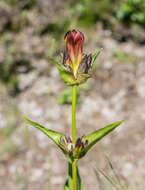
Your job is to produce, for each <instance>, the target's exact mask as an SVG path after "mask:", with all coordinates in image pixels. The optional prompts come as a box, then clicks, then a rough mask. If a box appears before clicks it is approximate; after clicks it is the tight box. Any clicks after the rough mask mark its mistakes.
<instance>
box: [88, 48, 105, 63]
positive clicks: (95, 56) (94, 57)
mask: <svg viewBox="0 0 145 190" xmlns="http://www.w3.org/2000/svg"><path fill="white" fill-rule="evenodd" d="M102 50H103V48H100V49H99V50H97V51H96V53H95V54H94V55H92V60H91V67H92V66H93V64H94V62H95V60H96V58H97V57H98V55H99V54H100V53H101V51H102Z"/></svg>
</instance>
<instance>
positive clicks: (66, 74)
mask: <svg viewBox="0 0 145 190" xmlns="http://www.w3.org/2000/svg"><path fill="white" fill-rule="evenodd" d="M50 60H51V61H52V62H53V63H54V64H55V65H56V67H57V69H58V71H59V74H60V76H61V78H62V80H63V81H64V83H65V84H66V85H67V86H73V85H80V84H83V83H85V82H86V81H87V79H89V78H90V77H91V75H89V74H83V73H79V74H78V77H77V79H75V78H74V75H73V73H72V72H70V71H69V70H68V69H67V68H66V67H64V66H63V65H62V64H60V63H58V62H57V61H56V60H54V59H52V58H51V59H50Z"/></svg>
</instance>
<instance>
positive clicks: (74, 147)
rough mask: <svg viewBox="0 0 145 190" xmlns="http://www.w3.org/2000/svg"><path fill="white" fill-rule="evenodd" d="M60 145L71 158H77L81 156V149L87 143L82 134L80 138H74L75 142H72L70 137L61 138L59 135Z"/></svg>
mask: <svg viewBox="0 0 145 190" xmlns="http://www.w3.org/2000/svg"><path fill="white" fill-rule="evenodd" d="M59 143H60V145H61V147H62V149H64V150H65V152H66V153H67V155H68V156H69V157H70V158H72V159H79V158H81V157H82V156H83V155H82V152H83V150H84V149H85V148H86V147H87V145H88V140H87V139H84V136H82V137H81V138H78V139H77V140H76V143H75V144H73V143H72V139H71V138H70V137H66V136H65V138H63V137H62V136H61V137H60V142H59Z"/></svg>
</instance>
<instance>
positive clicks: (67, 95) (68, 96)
mask: <svg viewBox="0 0 145 190" xmlns="http://www.w3.org/2000/svg"><path fill="white" fill-rule="evenodd" d="M76 96H77V98H76V104H81V98H80V91H79V89H78V88H77V95H76ZM58 103H59V104H71V103H72V88H67V89H65V90H64V91H63V92H62V94H61V95H60V97H59V99H58Z"/></svg>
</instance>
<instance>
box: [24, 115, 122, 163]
mask: <svg viewBox="0 0 145 190" xmlns="http://www.w3.org/2000/svg"><path fill="white" fill-rule="evenodd" d="M23 118H24V120H25V121H26V122H27V123H28V124H30V125H32V126H33V127H35V128H37V129H39V130H40V131H42V132H43V133H44V134H45V135H47V136H48V137H49V138H50V139H51V140H52V141H53V142H54V143H55V144H56V145H57V146H58V147H59V148H60V149H61V150H62V151H63V153H64V154H65V155H66V156H67V157H69V158H70V159H71V160H75V159H76V160H78V159H80V158H82V157H83V156H84V155H85V154H86V153H87V152H88V150H89V149H90V148H91V147H92V146H93V145H95V144H96V143H97V142H98V141H99V140H101V139H102V138H103V137H104V136H106V135H107V134H108V133H110V132H111V131H113V130H114V129H115V128H116V127H118V126H119V125H120V124H122V122H123V121H119V122H115V123H113V124H110V125H108V126H106V127H104V128H102V129H99V130H97V131H94V132H93V133H91V134H89V135H86V136H83V137H82V138H78V139H77V141H76V144H75V145H73V144H72V142H69V141H71V139H70V138H69V139H70V140H69V141H68V142H67V137H66V136H65V135H64V134H62V133H59V132H56V131H52V130H50V129H47V128H45V127H43V126H42V125H40V124H38V123H36V122H33V121H30V120H29V119H27V118H26V117H23ZM61 139H62V140H63V141H64V143H62V140H61ZM78 140H80V142H79V141H78ZM86 141H87V144H86V146H85V142H86ZM71 146H72V149H71Z"/></svg>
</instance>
